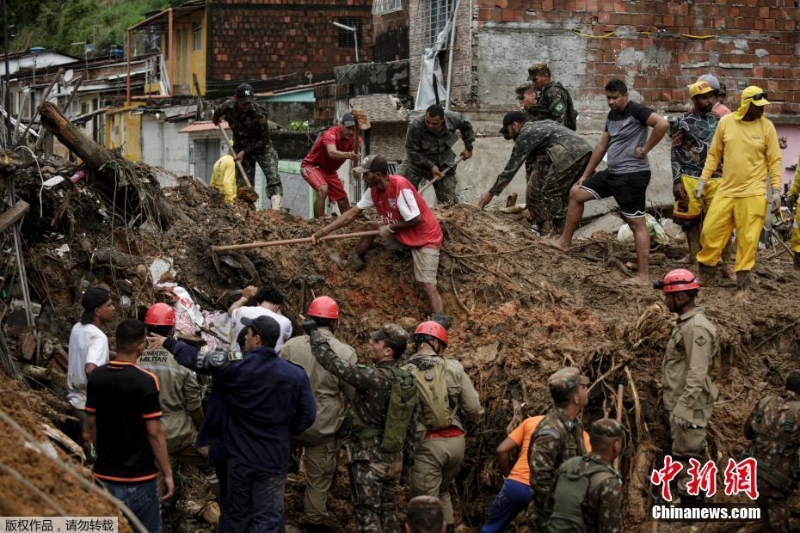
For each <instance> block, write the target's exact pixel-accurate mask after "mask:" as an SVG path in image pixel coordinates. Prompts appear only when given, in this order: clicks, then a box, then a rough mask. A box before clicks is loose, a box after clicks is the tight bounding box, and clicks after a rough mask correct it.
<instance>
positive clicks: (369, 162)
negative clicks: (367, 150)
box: [353, 155, 389, 174]
mask: <svg viewBox="0 0 800 533" xmlns="http://www.w3.org/2000/svg"><path fill="white" fill-rule="evenodd" d="M353 170H355V171H356V172H358V173H359V174H363V173H364V172H381V173H383V174H389V163H387V162H386V158H385V157H383V156H382V155H368V156H367V157H366V158H365V159H364V162H363V163H361V165H360V166H357V167H356V168H355V169H353Z"/></svg>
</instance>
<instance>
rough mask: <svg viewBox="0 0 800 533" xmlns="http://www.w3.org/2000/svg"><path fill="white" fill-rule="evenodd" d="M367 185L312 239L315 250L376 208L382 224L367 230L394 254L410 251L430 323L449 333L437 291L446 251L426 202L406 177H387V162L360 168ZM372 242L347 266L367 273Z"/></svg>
mask: <svg viewBox="0 0 800 533" xmlns="http://www.w3.org/2000/svg"><path fill="white" fill-rule="evenodd" d="M355 171H356V172H358V173H360V174H361V178H362V179H363V180H364V183H365V184H366V185H367V187H369V188H368V189H367V190H366V192H364V196H362V197H361V200H360V201H359V202H358V204H357V205H356V206H355V208H354V209H351V210H350V211H348V212H347V213H345V214H344V215H342V216H340V217H338V218H337V219H336V220H334V221H333V222H331V223H330V224H328V225H327V226H325V227H324V228H322V229H321V230H319V231H318V232H316V233H315V234H314V235H313V236H312V237H311V242H312V243H313V244H316V243H317V239H320V238H322V237H324V236H325V235H328V234H329V233H331V232H333V231H336V230H337V229H339V228H342V227H344V226H347V225H348V224H350V223H351V222H353V221H354V220H355V219H356V217H358V215H359V214H360V213H361V211H364V210H365V209H370V208H374V209H375V210H376V211H377V212H378V214H379V215H380V217H381V222H369V223H368V224H367V226H368V227H369V229H377V230H378V231H379V232H380V235H381V236H382V237H383V238H385V239H386V244H387V247H389V248H390V249H404V248H405V249H410V250H411V256H412V257H413V258H414V278H415V279H416V280H417V282H418V283H420V284H422V287H423V288H424V289H425V293H426V294H427V295H428V299H429V300H430V306H431V313H432V315H431V319H432V320H436V321H437V322H441V321H443V320H445V321H447V323H446V324H445V323H442V325H444V326H445V327H449V325H450V324H449V317H445V316H444V315H443V314H442V313H443V312H444V307H443V304H442V297H441V296H440V295H439V290H438V289H437V288H436V271H437V270H438V268H439V249H440V248H441V247H442V228H440V227H439V221H438V220H436V217H435V216H434V215H433V212H432V211H431V210H430V208H429V207H428V205H427V204H426V203H425V200H423V199H422V196H420V195H419V193H418V192H417V189H416V187H414V186H413V185H411V183H409V182H408V180H407V179H405V178H404V177H403V176H397V175H389V165H388V164H387V163H386V159H385V158H384V157H382V156H379V155H371V156H369V157H367V158H366V159H365V160H364V164H363V165H361V166H360V167H356V169H355ZM374 239H375V237H374V236H369V237H362V238H361V240H359V241H358V243H357V244H356V248H355V250H354V251H353V253H351V254H350V257H349V258H348V265H350V266H352V267H354V269H355V270H360V269H361V268H363V267H364V256H365V255H366V253H367V250H369V247H370V246H371V245H372V241H373V240H374Z"/></svg>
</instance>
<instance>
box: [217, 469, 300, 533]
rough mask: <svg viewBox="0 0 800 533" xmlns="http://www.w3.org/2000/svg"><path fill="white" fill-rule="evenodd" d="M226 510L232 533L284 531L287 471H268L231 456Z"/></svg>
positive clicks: (272, 532)
mask: <svg viewBox="0 0 800 533" xmlns="http://www.w3.org/2000/svg"><path fill="white" fill-rule="evenodd" d="M227 463H228V464H227V469H228V473H227V474H228V486H227V498H226V500H227V501H226V503H227V512H228V523H229V525H230V527H231V529H232V531H233V533H275V532H281V533H282V532H283V531H285V529H286V524H285V522H284V517H283V494H284V489H285V487H286V474H285V473H284V474H268V473H266V472H263V471H261V470H256V469H254V468H253V467H252V466H251V465H250V464H249V463H247V462H245V461H242V460H240V459H237V458H234V457H231V458H229V459H228V461H227Z"/></svg>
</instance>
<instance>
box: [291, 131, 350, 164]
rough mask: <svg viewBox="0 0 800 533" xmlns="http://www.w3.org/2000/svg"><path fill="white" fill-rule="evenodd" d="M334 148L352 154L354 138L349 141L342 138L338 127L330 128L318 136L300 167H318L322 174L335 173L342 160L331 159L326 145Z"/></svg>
mask: <svg viewBox="0 0 800 533" xmlns="http://www.w3.org/2000/svg"><path fill="white" fill-rule="evenodd" d="M329 144H332V145H334V146H336V149H337V150H339V151H340V152H352V151H353V148H354V147H355V136H352V137H350V138H349V139H344V138H342V129H341V128H340V127H339V126H331V127H330V128H328V129H327V130H325V132H324V133H323V134H322V135H320V136H319V138H318V139H317V141H316V142H315V143H314V146H313V147H311V151H310V152H308V155H306V156H305V158H303V162H302V165H311V166H314V167H319V168H320V170H322V171H323V172H327V173H331V172H336V171H337V170H338V169H339V167H340V166H342V163H344V159H331V156H329V155H328V145H329Z"/></svg>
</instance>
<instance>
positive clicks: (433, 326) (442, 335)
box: [414, 320, 447, 346]
mask: <svg viewBox="0 0 800 533" xmlns="http://www.w3.org/2000/svg"><path fill="white" fill-rule="evenodd" d="M417 335H430V336H431V337H433V338H434V339H439V340H440V341H442V342H443V343H444V344H445V346H447V330H446V329H444V327H442V325H441V324H439V323H438V322H434V321H433V320H429V321H427V322H423V323H421V324H420V325H419V326H417V329H416V330H415V331H414V336H415V337H416V336H417Z"/></svg>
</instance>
